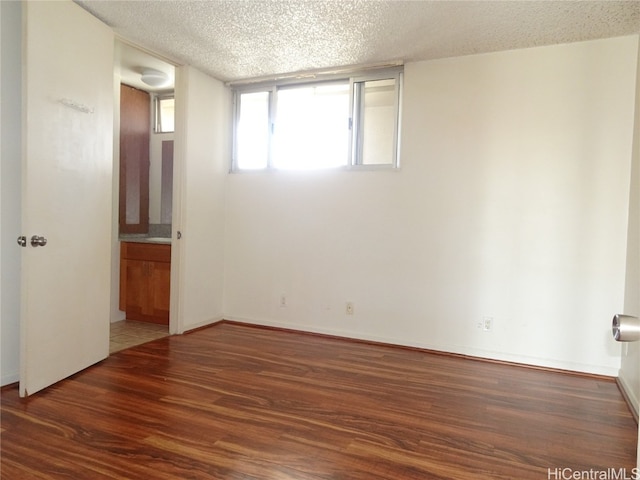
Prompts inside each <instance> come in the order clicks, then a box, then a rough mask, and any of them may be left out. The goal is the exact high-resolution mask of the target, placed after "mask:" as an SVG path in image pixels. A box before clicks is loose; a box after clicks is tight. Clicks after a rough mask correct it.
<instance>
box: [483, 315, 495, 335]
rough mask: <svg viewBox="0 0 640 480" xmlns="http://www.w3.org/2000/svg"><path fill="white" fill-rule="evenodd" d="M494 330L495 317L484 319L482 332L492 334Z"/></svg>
mask: <svg viewBox="0 0 640 480" xmlns="http://www.w3.org/2000/svg"><path fill="white" fill-rule="evenodd" d="M492 328H493V317H482V330H484V331H485V332H490V331H491V329H492Z"/></svg>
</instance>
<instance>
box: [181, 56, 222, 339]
mask: <svg viewBox="0 0 640 480" xmlns="http://www.w3.org/2000/svg"><path fill="white" fill-rule="evenodd" d="M175 97H176V133H175V143H174V179H173V180H174V189H173V195H174V212H173V232H174V233H173V239H174V240H173V242H172V257H171V262H172V265H171V276H172V279H171V285H172V292H171V317H172V321H171V329H172V331H177V332H180V333H181V332H183V331H186V330H189V329H193V328H197V327H199V326H202V325H206V324H209V323H212V322H215V321H218V320H221V319H222V312H223V309H222V300H223V296H222V295H223V281H224V275H223V272H224V241H223V239H224V197H225V187H224V185H225V179H226V177H227V168H228V160H229V135H228V130H229V128H228V126H229V119H230V118H231V100H230V98H231V97H230V92H229V91H228V89H227V88H225V87H224V85H223V84H222V83H221V82H219V81H217V80H214V79H213V78H211V77H209V76H207V75H205V74H203V73H201V72H199V71H198V70H195V69H194V68H192V67H188V66H187V67H180V68H178V69H176V89H175ZM177 231H180V232H181V233H182V239H181V240H176V232H177ZM174 286H177V288H173V287H174Z"/></svg>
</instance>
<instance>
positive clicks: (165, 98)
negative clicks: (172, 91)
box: [154, 95, 175, 133]
mask: <svg viewBox="0 0 640 480" xmlns="http://www.w3.org/2000/svg"><path fill="white" fill-rule="evenodd" d="M154 106H155V108H154V113H155V129H154V131H155V132H156V133H170V132H173V131H174V128H175V124H174V117H175V100H174V97H173V95H159V96H157V97H156V98H155V102H154Z"/></svg>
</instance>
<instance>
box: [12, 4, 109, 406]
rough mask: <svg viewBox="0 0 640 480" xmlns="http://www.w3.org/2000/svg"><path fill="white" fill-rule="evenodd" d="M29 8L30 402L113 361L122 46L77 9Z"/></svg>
mask: <svg viewBox="0 0 640 480" xmlns="http://www.w3.org/2000/svg"><path fill="white" fill-rule="evenodd" d="M23 8H24V10H23V15H24V23H23V28H24V31H23V41H24V45H23V47H24V50H23V52H24V59H23V60H24V62H23V65H24V70H23V75H24V77H23V85H24V90H23V91H24V95H25V102H24V110H23V135H24V137H23V166H22V169H23V171H22V175H23V183H22V196H23V197H22V207H23V217H22V233H23V235H25V236H26V246H25V247H24V248H21V249H20V250H21V253H22V284H21V331H20V333H21V355H20V363H21V365H20V394H21V395H22V396H26V395H30V394H33V393H35V392H37V391H38V390H41V389H43V388H45V387H47V386H49V385H51V384H53V383H55V382H57V381H59V380H61V379H63V378H65V377H68V376H69V375H72V374H73V373H76V372H78V371H80V370H82V369H84V368H86V367H88V366H90V365H92V364H94V363H96V362H98V361H100V360H102V359H104V358H106V357H107V356H108V354H109V308H110V307H109V299H110V278H111V271H110V268H111V234H112V232H111V218H112V217H111V214H112V207H111V201H112V162H113V158H112V151H113V140H112V138H113V102H114V100H113V98H114V97H113V42H114V38H113V32H112V31H111V30H110V29H109V28H108V27H107V26H106V25H104V24H103V23H101V22H100V21H98V20H97V19H96V18H95V17H93V16H91V15H90V14H88V13H87V12H85V11H84V10H83V9H82V8H80V7H79V6H78V5H76V4H74V3H72V2H71V1H64V2H32V1H29V2H23ZM32 236H42V237H44V238H45V239H46V245H44V246H32V245H31V237H32Z"/></svg>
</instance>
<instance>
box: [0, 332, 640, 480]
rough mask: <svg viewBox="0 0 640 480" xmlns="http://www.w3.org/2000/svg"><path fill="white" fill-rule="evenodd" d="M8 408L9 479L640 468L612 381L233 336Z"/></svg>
mask: <svg viewBox="0 0 640 480" xmlns="http://www.w3.org/2000/svg"><path fill="white" fill-rule="evenodd" d="M1 411H2V417H1V430H2V434H1V442H2V443H1V444H0V448H1V455H0V457H1V463H0V476H1V478H2V479H3V480H13V479H16V480H18V479H20V480H22V479H31V478H34V479H74V480H84V479H90V480H94V479H103V478H110V479H113V478H117V479H149V480H155V479H279V480H282V479H297V480H312V479H313V480H318V479H325V480H328V479H332V480H334V479H363V480H376V479H389V480H402V479H456V480H464V479H473V480H478V479H523V480H524V479H539V480H543V479H548V478H560V477H554V476H551V477H550V476H549V475H550V473H549V469H552V471H555V470H554V469H556V468H568V469H572V471H577V470H580V471H583V470H589V469H593V470H605V469H610V468H615V469H622V468H626V469H627V471H628V472H629V474H631V469H632V468H633V467H634V466H635V465H636V463H635V455H636V442H637V426H636V424H635V422H634V420H633V417H632V415H631V413H630V412H629V410H628V408H627V405H626V404H625V403H624V400H623V398H622V396H621V394H620V392H619V391H618V389H617V386H616V384H615V382H614V381H613V380H611V379H602V378H593V377H584V376H577V375H570V374H563V373H556V372H549V371H543V370H535V369H529V368H523V367H518V366H512V365H503V364H497V363H489V362H482V361H474V360H468V359H463V358H455V357H450V356H444V355H437V354H431V353H427V352H420V351H415V350H408V349H401V348H393V347H385V346H380V345H370V344H364V343H357V342H350V341H346V340H339V339H332V338H326V337H320V336H313V335H306V334H298V333H292V332H283V331H275V330H268V329H260V328H252V327H247V326H242V325H235V324H230V323H223V324H220V325H217V326H214V327H211V328H207V329H203V330H199V331H197V332H194V333H192V334H189V335H184V336H174V337H169V338H164V339H161V340H156V341H153V342H151V343H147V344H145V345H141V346H138V347H134V348H132V349H130V350H125V351H122V352H119V353H117V354H115V355H112V356H111V357H109V358H108V359H107V360H105V361H104V362H102V363H101V364H99V365H97V366H95V367H92V368H90V369H87V370H86V371H83V372H81V373H79V374H77V375H75V376H74V377H72V378H70V379H68V380H65V381H63V382H61V383H59V384H57V385H55V386H53V387H51V388H49V389H47V390H45V391H43V392H40V393H38V394H36V395H34V396H33V397H31V398H29V399H27V400H20V399H19V398H18V392H17V390H16V389H9V390H5V391H3V392H2V405H1ZM581 478H583V477H581Z"/></svg>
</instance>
